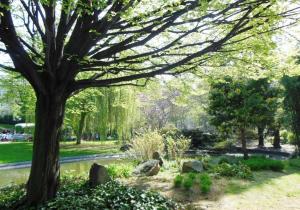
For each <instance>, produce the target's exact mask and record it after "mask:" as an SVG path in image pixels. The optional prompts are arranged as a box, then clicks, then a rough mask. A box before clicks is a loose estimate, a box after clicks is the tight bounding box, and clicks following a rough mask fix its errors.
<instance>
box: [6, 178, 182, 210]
mask: <svg viewBox="0 0 300 210" xmlns="http://www.w3.org/2000/svg"><path fill="white" fill-rule="evenodd" d="M24 193H25V190H24V187H23V186H16V187H8V188H4V189H1V190H0V208H1V209H10V208H11V205H12V204H13V203H14V202H16V201H19V200H20V199H21V197H22V196H24V195H25V194H24ZM37 209H61V210H67V209H91V210H98V209H181V207H180V206H179V205H178V204H176V203H175V202H173V201H171V200H169V199H167V198H165V197H163V196H161V195H160V194H158V193H155V192H148V191H141V190H137V189H135V188H131V187H127V186H124V185H122V184H120V183H118V182H116V181H111V182H109V183H107V184H105V185H101V186H98V187H96V188H94V189H91V188H89V186H88V184H87V183H86V180H85V179H84V178H80V177H73V178H63V180H62V184H61V187H60V189H59V191H58V194H57V196H56V198H55V199H53V200H51V201H48V202H47V203H45V204H43V205H42V206H39V207H38V208H37Z"/></svg>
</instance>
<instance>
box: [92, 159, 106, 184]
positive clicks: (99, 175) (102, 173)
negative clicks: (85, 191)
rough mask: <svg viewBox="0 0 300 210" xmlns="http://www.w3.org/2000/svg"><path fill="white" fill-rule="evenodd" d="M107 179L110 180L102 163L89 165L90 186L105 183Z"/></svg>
mask: <svg viewBox="0 0 300 210" xmlns="http://www.w3.org/2000/svg"><path fill="white" fill-rule="evenodd" d="M108 181H110V177H109V174H108V171H107V169H106V168H105V167H104V166H102V165H99V164H97V163H94V164H93V165H92V166H91V169H90V173H89V184H90V186H91V187H96V186H97V185H101V184H105V183H106V182H108Z"/></svg>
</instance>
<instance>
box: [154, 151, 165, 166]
mask: <svg viewBox="0 0 300 210" xmlns="http://www.w3.org/2000/svg"><path fill="white" fill-rule="evenodd" d="M152 158H153V159H154V160H158V161H159V165H160V166H162V165H163V164H164V161H163V159H162V157H161V155H160V153H159V152H153V154H152Z"/></svg>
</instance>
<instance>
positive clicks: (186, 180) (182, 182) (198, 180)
mask: <svg viewBox="0 0 300 210" xmlns="http://www.w3.org/2000/svg"><path fill="white" fill-rule="evenodd" d="M196 184H197V185H198V184H199V188H200V190H201V192H202V193H204V194H206V193H208V192H209V191H210V189H211V186H212V180H211V177H210V176H209V175H208V174H206V173H201V174H197V173H188V174H184V175H177V176H176V177H175V178H174V187H176V188H180V187H181V186H182V187H183V188H184V189H185V190H189V189H191V188H192V187H193V186H194V185H196Z"/></svg>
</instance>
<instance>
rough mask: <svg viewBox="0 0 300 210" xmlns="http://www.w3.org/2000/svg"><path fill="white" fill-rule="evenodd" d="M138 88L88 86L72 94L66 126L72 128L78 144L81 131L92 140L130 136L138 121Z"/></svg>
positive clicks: (81, 134) (120, 138)
mask: <svg viewBox="0 0 300 210" xmlns="http://www.w3.org/2000/svg"><path fill="white" fill-rule="evenodd" d="M137 93H138V90H137V89H134V88H124V87H123V88H104V89H98V90H96V89H88V90H85V91H82V92H81V93H79V94H77V95H75V96H73V97H71V98H70V99H69V100H68V102H67V108H66V117H65V121H64V125H65V127H68V126H70V127H72V128H73V130H74V131H75V134H76V136H77V143H78V144H80V140H81V138H82V136H83V134H86V135H85V136H86V137H87V138H88V139H90V140H94V139H95V136H96V134H98V135H99V136H100V139H107V138H113V139H119V140H126V139H130V138H131V135H132V130H133V128H134V127H135V125H136V123H137V122H138V120H139V111H138V104H139V103H138V100H137V97H136V96H137Z"/></svg>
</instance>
